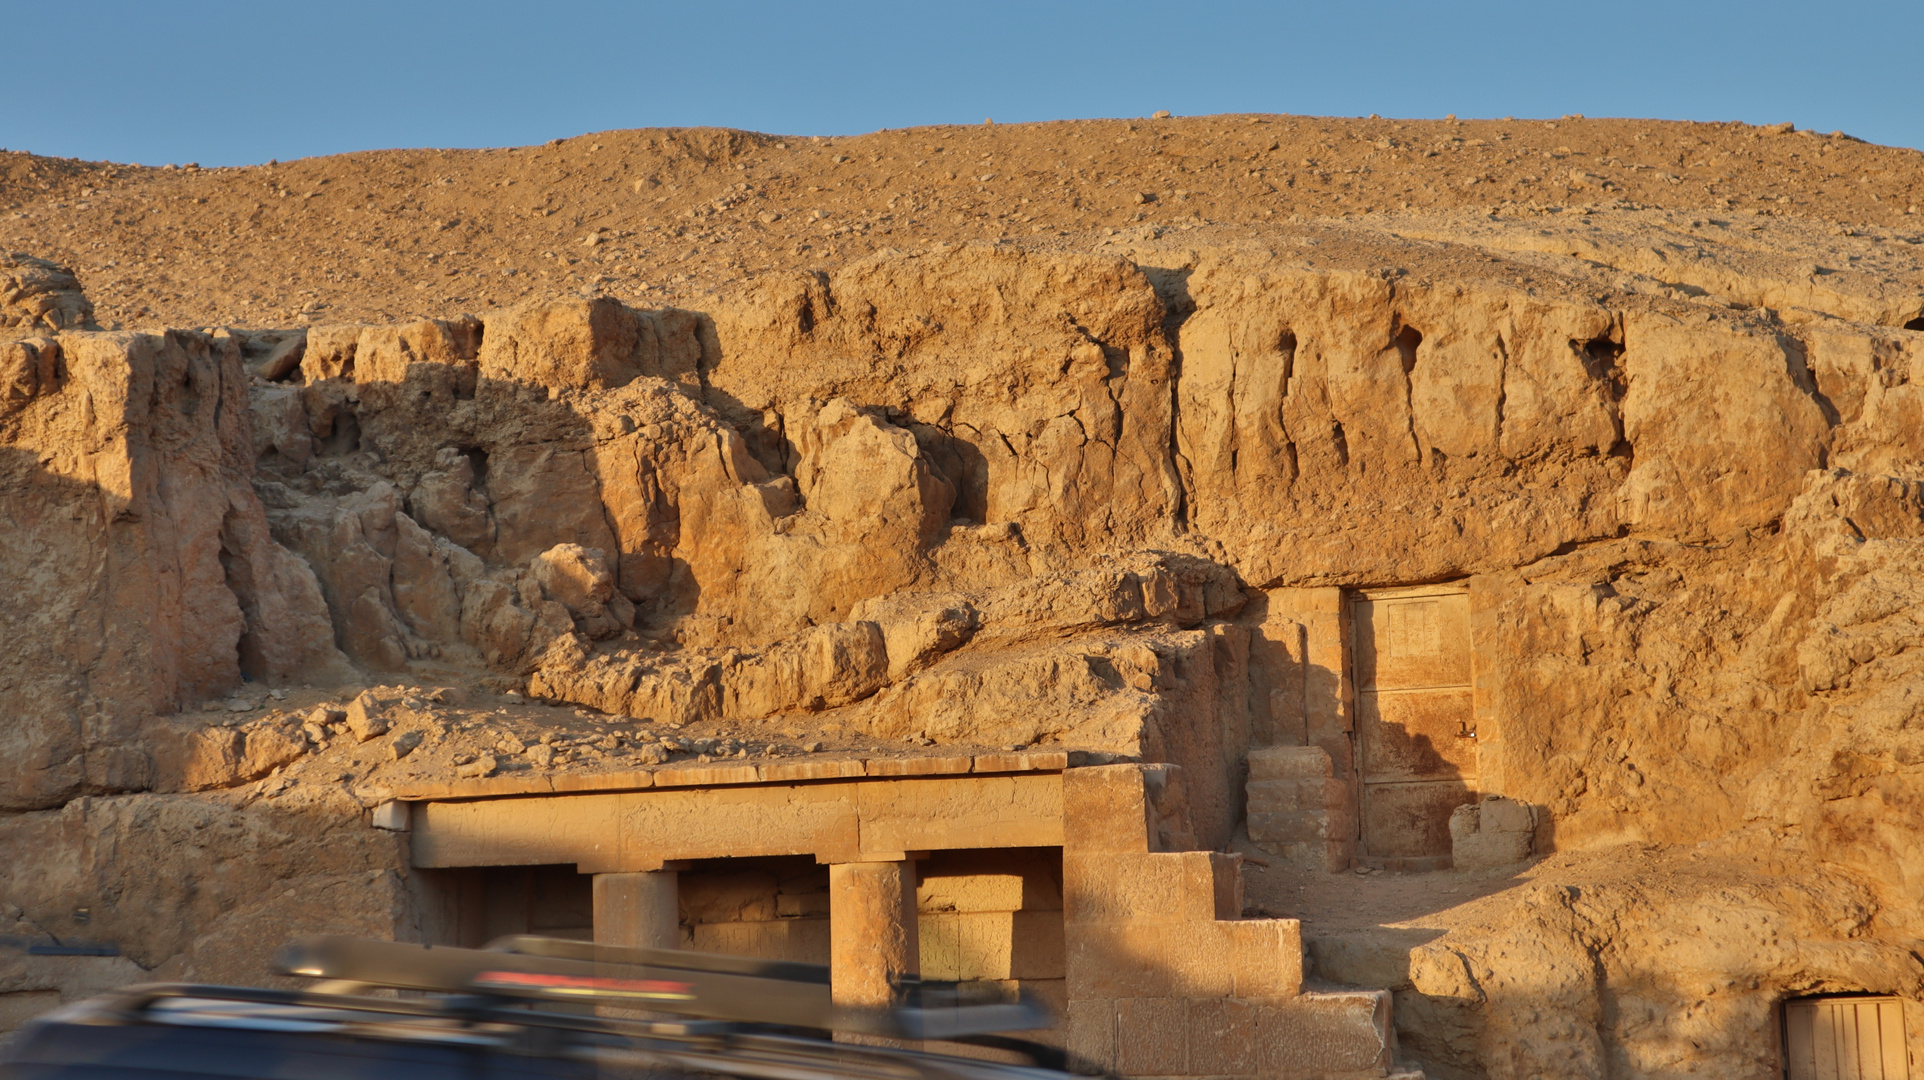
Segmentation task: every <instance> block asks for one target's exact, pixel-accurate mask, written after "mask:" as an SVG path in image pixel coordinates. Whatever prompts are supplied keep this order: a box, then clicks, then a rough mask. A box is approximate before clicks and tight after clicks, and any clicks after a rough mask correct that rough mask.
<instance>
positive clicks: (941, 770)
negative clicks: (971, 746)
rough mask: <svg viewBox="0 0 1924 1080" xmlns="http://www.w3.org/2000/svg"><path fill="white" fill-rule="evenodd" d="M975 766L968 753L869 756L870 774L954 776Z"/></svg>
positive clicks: (868, 766)
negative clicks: (935, 755)
mask: <svg viewBox="0 0 1924 1080" xmlns="http://www.w3.org/2000/svg"><path fill="white" fill-rule="evenodd" d="M974 766H975V759H974V758H973V757H970V756H969V755H967V754H962V755H948V756H943V757H908V758H869V759H868V762H867V768H868V775H870V776H954V775H957V774H960V773H966V772H968V771H969V770H970V769H971V768H973V767H974Z"/></svg>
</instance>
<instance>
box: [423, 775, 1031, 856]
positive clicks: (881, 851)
mask: <svg viewBox="0 0 1924 1080" xmlns="http://www.w3.org/2000/svg"><path fill="white" fill-rule="evenodd" d="M410 839H411V842H412V860H413V863H414V865H415V866H419V867H455V866H525V865H533V864H540V863H573V864H575V866H576V867H578V868H579V869H580V870H581V871H582V872H584V873H594V874H606V873H633V872H639V871H649V870H658V869H660V868H661V867H662V866H663V864H664V863H668V862H673V861H678V860H685V859H713V858H741V857H746V856H756V855H813V856H815V857H816V858H818V859H820V860H821V861H823V862H829V863H835V862H860V861H865V860H866V861H887V860H891V859H899V858H901V857H902V853H903V852H906V851H930V850H943V849H950V848H985V847H987V848H993V847H1057V846H1060V845H1061V844H1062V774H1060V773H1026V774H1016V775H1008V776H933V777H902V778H873V777H870V778H861V779H848V780H841V781H823V782H816V783H802V784H765V785H742V786H734V787H715V788H694V787H690V788H652V789H648V790H643V791H628V792H605V793H593V794H580V795H548V796H525V797H515V798H497V799H476V800H468V801H449V802H426V803H420V804H418V805H417V806H416V809H415V811H414V814H413V832H412V833H411V834H410Z"/></svg>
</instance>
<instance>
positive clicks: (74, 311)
mask: <svg viewBox="0 0 1924 1080" xmlns="http://www.w3.org/2000/svg"><path fill="white" fill-rule="evenodd" d="M93 324H94V306H93V303H92V301H90V300H88V299H87V294H86V293H84V292H82V291H81V290H80V281H79V279H77V278H75V277H74V273H73V271H72V270H69V269H67V268H66V267H64V266H59V265H57V264H55V263H51V262H48V261H47V260H45V259H37V258H34V257H33V256H32V255H25V254H22V253H20V252H18V251H10V252H6V253H4V254H0V330H6V331H9V332H11V333H16V334H18V333H34V332H45V331H60V330H85V329H91V328H92V327H93Z"/></svg>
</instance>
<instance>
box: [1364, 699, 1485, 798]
mask: <svg viewBox="0 0 1924 1080" xmlns="http://www.w3.org/2000/svg"><path fill="white" fill-rule="evenodd" d="M1475 720H1476V713H1475V712H1474V710H1473V708H1472V705H1471V701H1470V690H1469V688H1468V687H1455V688H1451V689H1443V690H1407V691H1402V692H1400V693H1394V694H1363V695H1360V696H1359V698H1358V701H1357V710H1356V728H1357V731H1358V733H1359V734H1360V735H1361V740H1360V741H1361V743H1362V749H1363V754H1362V762H1363V780H1364V782H1366V783H1381V782H1385V781H1390V782H1394V781H1403V780H1448V779H1460V778H1467V777H1473V776H1475V775H1476V739H1474V738H1470V737H1466V736H1465V735H1464V734H1463V733H1464V732H1465V731H1474V730H1476V729H1475V726H1474V724H1475Z"/></svg>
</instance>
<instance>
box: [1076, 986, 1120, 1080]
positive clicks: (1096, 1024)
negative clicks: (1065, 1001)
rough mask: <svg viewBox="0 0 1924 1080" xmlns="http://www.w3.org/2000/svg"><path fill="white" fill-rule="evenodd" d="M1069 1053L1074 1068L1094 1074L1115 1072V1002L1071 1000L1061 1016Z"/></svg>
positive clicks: (1109, 999) (1096, 999)
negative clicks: (1065, 1029)
mask: <svg viewBox="0 0 1924 1080" xmlns="http://www.w3.org/2000/svg"><path fill="white" fill-rule="evenodd" d="M1065 1021H1066V1023H1065V1026H1066V1027H1067V1028H1068V1033H1069V1038H1068V1046H1069V1053H1070V1055H1071V1056H1072V1058H1074V1059H1079V1060H1078V1061H1076V1065H1077V1066H1079V1067H1081V1068H1083V1069H1089V1070H1094V1071H1096V1072H1098V1073H1104V1074H1108V1073H1114V1072H1115V1071H1116V1002H1115V1000H1114V999H1113V998H1090V997H1080V998H1071V999H1070V1000H1069V1007H1068V1009H1067V1011H1066V1013H1065Z"/></svg>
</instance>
